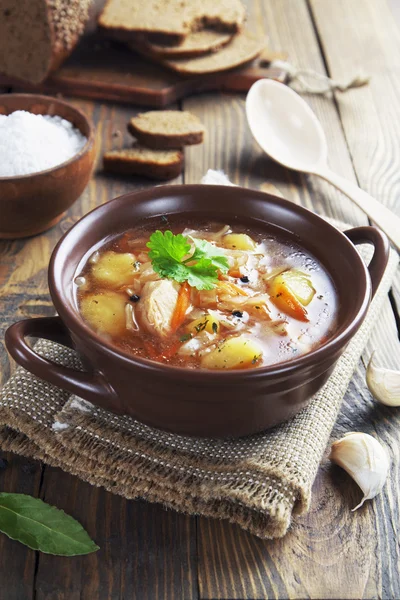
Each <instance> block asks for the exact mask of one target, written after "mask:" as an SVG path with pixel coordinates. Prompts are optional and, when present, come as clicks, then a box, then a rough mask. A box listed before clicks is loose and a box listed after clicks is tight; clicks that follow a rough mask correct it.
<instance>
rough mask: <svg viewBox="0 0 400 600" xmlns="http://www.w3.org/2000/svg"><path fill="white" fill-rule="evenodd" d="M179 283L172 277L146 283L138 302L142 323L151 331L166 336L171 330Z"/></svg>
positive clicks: (138, 313) (139, 316)
mask: <svg viewBox="0 0 400 600" xmlns="http://www.w3.org/2000/svg"><path fill="white" fill-rule="evenodd" d="M179 288H180V286H179V284H178V283H175V282H174V281H171V280H170V279H161V280H159V281H148V282H147V283H145V284H144V286H143V289H142V293H141V296H140V302H138V304H137V315H138V318H139V320H140V323H141V325H142V326H143V327H144V328H145V329H147V331H148V332H149V333H155V334H157V335H159V336H160V337H166V336H167V335H168V334H169V333H170V332H171V320H172V315H173V314H174V311H175V307H176V302H177V300H178V292H179Z"/></svg>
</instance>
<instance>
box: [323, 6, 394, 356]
mask: <svg viewBox="0 0 400 600" xmlns="http://www.w3.org/2000/svg"><path fill="white" fill-rule="evenodd" d="M311 7H312V9H313V13H314V16H315V22H316V24H317V27H318V30H319V32H320V36H321V44H322V48H323V51H324V54H325V58H326V62H327V65H328V68H329V71H330V73H331V75H332V76H333V77H334V78H337V79H339V78H342V79H343V78H344V79H345V78H347V77H350V76H351V74H352V73H353V74H354V72H356V71H357V70H359V69H362V70H363V71H364V72H365V73H368V74H369V75H370V76H371V80H370V83H369V85H368V86H366V87H363V88H359V89H356V90H352V91H349V92H346V94H342V95H340V94H338V95H337V106H338V110H339V113H340V117H341V120H342V123H343V129H344V133H345V136H346V141H347V144H348V147H349V149H350V152H351V155H352V158H353V162H354V168H355V171H356V174H357V178H358V181H359V182H360V185H361V187H362V188H363V189H365V190H366V191H367V192H369V193H370V194H371V195H372V196H374V197H375V198H377V199H378V200H379V201H380V202H382V203H383V204H385V205H386V206H388V207H389V208H391V210H393V211H394V212H397V214H400V205H399V201H398V198H399V194H400V175H399V172H400V152H399V150H398V140H399V136H400V123H399V119H398V114H399V108H400V28H399V27H398V25H397V23H396V22H395V20H394V18H393V13H392V11H391V10H390V8H389V6H388V4H387V2H386V0H382V1H381V2H376V1H375V0H356V1H354V2H346V1H345V0H339V1H337V2H332V3H330V2H327V1H326V0H311ZM354 23H357V27H354V26H353V24H354ZM333 32H334V33H333ZM393 292H394V299H395V301H396V304H397V310H398V311H399V310H400V273H399V274H398V276H397V277H396V280H395V282H394V286H393ZM394 325H395V323H394V321H392V329H393V326H394ZM385 359H387V361H388V362H389V364H391V365H392V366H395V365H396V364H397V366H399V365H400V354H399V353H398V352H397V353H396V354H395V355H394V356H392V359H391V360H390V357H389V356H385Z"/></svg>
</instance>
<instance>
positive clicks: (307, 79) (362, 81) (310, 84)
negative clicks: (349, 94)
mask: <svg viewBox="0 0 400 600" xmlns="http://www.w3.org/2000/svg"><path fill="white" fill-rule="evenodd" d="M271 66H273V67H277V68H278V69H281V70H282V71H285V73H287V75H288V79H289V83H294V84H297V85H296V88H297V91H300V92H307V93H309V94H326V93H327V92H336V91H338V92H346V91H347V90H351V89H353V88H358V87H361V86H363V85H367V84H368V83H369V80H370V76H369V75H365V74H363V73H359V74H358V75H355V76H354V77H352V78H351V79H349V80H348V81H336V80H335V79H332V78H331V77H328V76H327V75H323V74H322V73H317V71H313V70H312V69H298V68H297V67H295V66H294V65H291V64H290V63H288V62H286V61H284V60H274V61H272V62H271Z"/></svg>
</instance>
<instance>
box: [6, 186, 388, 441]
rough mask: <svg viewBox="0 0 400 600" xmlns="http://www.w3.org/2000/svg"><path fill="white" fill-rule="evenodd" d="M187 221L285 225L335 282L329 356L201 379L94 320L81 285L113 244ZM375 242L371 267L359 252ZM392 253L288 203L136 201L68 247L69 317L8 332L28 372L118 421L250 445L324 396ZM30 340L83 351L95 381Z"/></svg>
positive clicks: (268, 199) (174, 197) (179, 195)
mask: <svg viewBox="0 0 400 600" xmlns="http://www.w3.org/2000/svg"><path fill="white" fill-rule="evenodd" d="M172 214H179V215H180V220H181V221H184V219H185V217H187V218H188V219H192V220H193V218H199V219H202V220H203V221H204V220H212V221H217V222H224V223H230V224H231V225H237V224H239V225H241V224H243V225H244V226H247V227H249V226H250V227H251V225H252V224H253V225H256V226H257V228H258V229H259V228H260V226H261V227H264V226H265V227H266V231H268V227H269V226H271V224H272V225H274V226H277V227H280V228H282V229H283V230H285V231H286V232H289V235H292V236H294V239H295V241H296V243H297V244H299V245H300V246H302V247H303V248H304V249H305V250H307V251H309V252H310V253H311V254H313V255H314V256H315V257H316V258H317V260H318V261H319V262H320V263H321V264H322V265H323V266H324V267H325V269H326V270H327V272H328V273H329V274H330V276H331V278H332V279H333V281H334V284H335V287H336V292H337V297H338V307H339V308H338V317H337V326H336V330H335V331H334V332H333V334H332V336H331V337H330V338H329V339H328V340H327V341H325V342H324V343H323V344H322V345H321V346H320V347H318V348H317V349H315V350H313V351H311V352H309V353H308V354H304V355H302V356H300V357H298V358H295V359H292V360H289V361H286V362H281V363H278V364H274V365H271V366H267V367H260V368H256V369H247V370H239V371H235V370H230V371H211V370H193V369H185V368H182V367H174V366H170V365H165V364H161V363H158V362H154V361H151V360H148V359H145V358H138V357H135V356H132V355H128V354H125V353H124V352H123V351H121V350H119V349H117V348H116V347H115V346H113V345H112V343H110V342H107V341H105V340H104V339H103V338H102V337H100V336H99V335H98V334H96V333H95V332H94V331H93V330H92V329H91V328H90V327H89V326H88V325H87V324H86V323H85V322H84V321H83V319H82V317H81V315H80V313H79V310H78V307H77V302H76V296H75V291H74V284H73V281H74V278H75V276H76V275H77V274H78V273H79V269H80V268H81V266H82V261H83V258H84V257H85V256H88V253H90V252H91V251H92V250H93V247H94V246H96V245H98V244H99V243H100V242H101V241H102V240H104V239H105V238H106V237H108V236H110V235H115V234H118V233H122V232H123V231H125V230H126V229H128V228H130V227H133V226H135V225H137V224H139V223H140V222H142V221H143V220H146V219H147V218H149V217H155V216H161V215H172ZM364 242H367V243H370V244H372V245H373V246H374V255H373V258H372V260H371V263H370V265H369V266H368V267H367V266H366V265H365V264H364V262H363V260H362V259H361V257H360V255H359V253H358V251H357V250H356V248H355V244H360V243H364ZM388 254H389V245H388V241H387V239H386V237H385V236H384V234H383V233H381V232H380V231H379V230H378V229H376V228H374V227H358V228H355V229H350V230H349V231H346V232H345V233H344V234H343V233H341V232H340V231H338V230H337V229H336V228H334V227H333V226H332V225H330V224H329V223H327V222H326V221H324V220H323V219H321V218H320V217H318V216H317V215H315V214H314V213H312V212H310V211H308V210H306V209H305V208H302V207H300V206H296V205H295V204H292V203H291V202H288V201H287V200H284V199H282V198H277V197H275V196H272V195H269V194H265V193H262V192H258V191H253V190H249V189H243V188H239V187H230V186H211V185H180V186H165V187H155V188H153V189H151V190H147V191H141V192H138V193H130V194H127V195H125V196H122V197H120V198H117V199H115V200H112V201H111V202H108V203H106V204H103V205H102V206H100V207H99V208H96V209H95V210H93V211H92V212H91V213H89V214H87V215H86V216H85V217H83V218H82V219H81V220H80V221H79V222H78V223H76V225H75V226H74V227H72V228H71V229H70V230H69V231H68V232H67V233H66V234H65V235H64V237H63V238H62V239H61V240H60V242H59V243H58V245H57V247H56V248H55V250H54V252H53V255H52V258H51V262H50V267H49V287H50V293H51V296H52V299H53V302H54V306H55V308H56V310H57V313H58V315H59V316H58V317H50V318H37V319H27V320H24V321H20V322H18V323H16V324H14V325H12V326H11V327H10V328H9V329H8V331H7V332H6V344H7V348H8V350H9V352H10V354H11V355H12V356H13V357H14V359H15V360H16V361H17V362H18V363H19V364H20V365H22V366H23V367H25V368H26V369H27V370H28V371H31V372H32V373H34V374H35V375H37V376H38V377H40V378H42V379H44V380H46V381H49V382H51V383H52V384H55V385H57V386H60V387H61V388H64V389H66V390H69V391H70V392H71V393H74V394H77V395H78V396H80V397H81V398H85V399H86V400H89V401H90V402H92V403H94V404H96V405H98V406H101V407H103V408H105V409H107V410H109V411H113V412H115V413H119V414H127V415H131V416H132V417H134V418H135V419H138V420H139V421H142V422H144V423H147V424H148V425H151V426H154V427H158V428H161V429H165V430H169V431H172V432H177V433H181V434H188V435H196V436H242V435H246V434H251V433H255V432H258V431H261V430H264V429H266V428H268V427H271V426H273V425H275V424H277V423H279V422H282V421H284V420H286V419H289V418H290V417H292V416H293V415H294V414H295V413H297V412H298V411H299V410H300V409H302V408H303V407H304V406H305V405H306V404H307V403H308V402H309V400H310V398H311V397H312V396H313V395H314V394H315V393H316V392H317V391H318V390H319V389H320V388H321V387H322V385H323V384H324V383H325V381H326V380H327V379H328V377H329V375H330V374H331V372H332V370H333V368H334V366H335V363H336V361H337V360H338V358H339V357H340V356H341V354H342V353H343V352H344V350H345V349H346V346H347V344H348V342H349V340H350V339H351V338H352V336H354V334H355V333H356V332H357V330H358V329H359V327H360V325H361V323H362V321H363V319H364V317H365V315H366V312H367V310H368V306H369V303H370V300H371V297H372V295H373V294H374V292H375V290H376V288H377V286H378V284H379V282H380V280H381V277H382V275H383V272H384V269H385V266H386V264H387V260H388ZM27 336H35V337H38V338H45V339H49V340H55V341H57V342H59V343H61V344H65V345H67V346H71V347H73V348H75V349H76V350H77V351H78V352H79V353H80V355H81V357H82V359H83V363H84V365H85V366H86V367H87V371H85V372H81V371H75V370H73V369H69V368H66V367H63V366H60V365H57V364H54V363H52V362H50V361H49V360H47V359H45V358H43V357H41V356H39V355H38V354H37V353H35V351H34V349H32V348H31V347H30V346H29V345H28V344H27V342H26V339H25V338H26V337H27Z"/></svg>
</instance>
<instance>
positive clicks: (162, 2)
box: [98, 0, 246, 44]
mask: <svg viewBox="0 0 400 600" xmlns="http://www.w3.org/2000/svg"><path fill="white" fill-rule="evenodd" d="M245 14H246V13H245V8H244V6H243V4H242V3H241V1H240V0H202V1H201V2H199V1H198V0H142V1H139V0H107V3H106V5H105V7H104V9H103V11H102V13H101V15H100V17H99V21H98V23H99V26H100V27H101V28H102V29H104V30H106V31H107V32H109V33H110V34H112V35H113V37H118V38H120V39H122V40H123V41H129V40H130V39H131V38H132V37H134V35H135V34H136V33H138V32H141V33H145V34H146V35H149V36H162V38H165V40H166V41H167V43H175V44H179V43H181V42H183V40H184V38H185V37H186V36H187V35H188V34H189V33H190V32H191V31H197V30H199V29H203V28H204V27H207V26H209V27H212V28H215V29H218V30H220V31H229V32H232V33H234V32H236V31H238V30H239V29H240V27H241V26H242V24H243V22H244V19H245ZM151 41H152V42H153V41H154V39H151ZM162 43H164V42H162Z"/></svg>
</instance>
